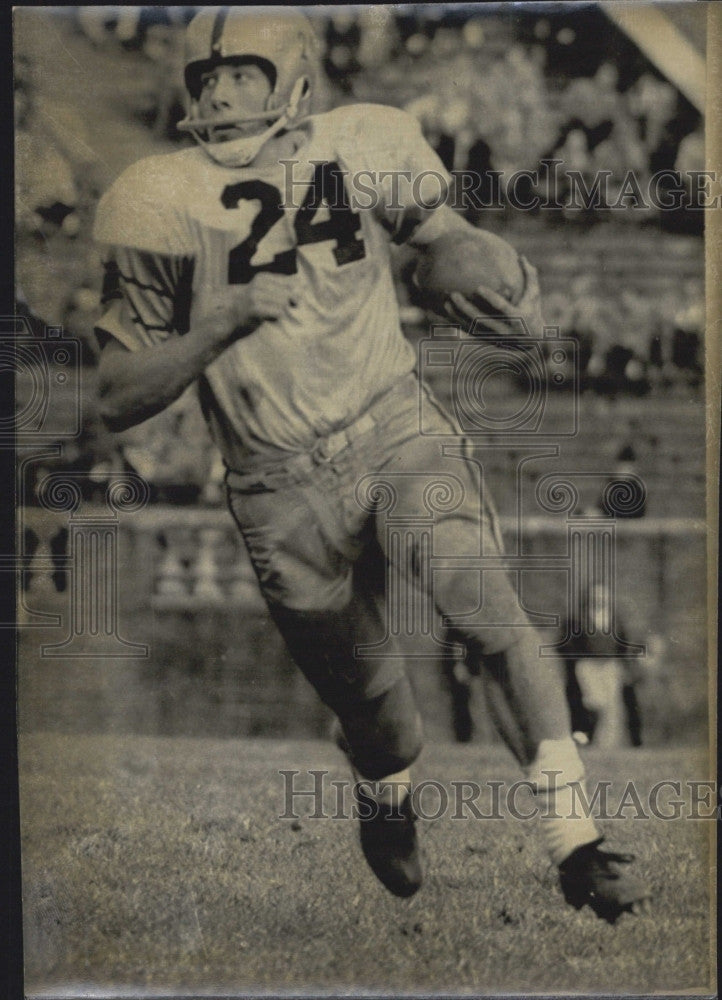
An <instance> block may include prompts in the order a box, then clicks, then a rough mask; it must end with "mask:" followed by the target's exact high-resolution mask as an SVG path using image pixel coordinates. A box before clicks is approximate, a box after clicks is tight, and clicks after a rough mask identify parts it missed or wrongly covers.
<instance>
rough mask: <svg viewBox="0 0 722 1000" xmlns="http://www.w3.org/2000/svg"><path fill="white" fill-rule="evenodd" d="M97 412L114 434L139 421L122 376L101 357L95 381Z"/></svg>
mask: <svg viewBox="0 0 722 1000" xmlns="http://www.w3.org/2000/svg"><path fill="white" fill-rule="evenodd" d="M97 403H98V414H99V416H100V419H101V420H102V421H103V424H104V425H105V427H106V428H107V429H108V430H109V431H111V432H112V433H114V434H117V433H118V432H120V431H125V430H127V429H128V428H129V427H133V426H134V425H135V424H137V423H140V420H141V418H140V417H138V416H137V415H136V413H135V408H134V407H133V406H132V400H131V399H130V398H129V394H128V392H127V390H126V388H125V387H124V384H123V380H122V378H120V377H119V375H118V373H117V372H115V371H114V370H113V368H112V366H110V365H103V359H102V358H101V364H100V368H99V370H98V382H97Z"/></svg>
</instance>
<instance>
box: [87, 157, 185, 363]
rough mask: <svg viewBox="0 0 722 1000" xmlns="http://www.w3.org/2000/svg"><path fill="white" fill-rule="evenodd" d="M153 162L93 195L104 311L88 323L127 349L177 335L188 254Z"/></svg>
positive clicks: (182, 325)
mask: <svg viewBox="0 0 722 1000" xmlns="http://www.w3.org/2000/svg"><path fill="white" fill-rule="evenodd" d="M159 174H160V171H159V170H158V168H157V166H156V164H155V163H154V161H153V160H146V161H141V162H140V163H139V164H136V165H135V166H134V167H131V168H130V169H129V170H127V171H126V172H125V173H124V174H122V175H121V176H120V178H119V179H118V180H117V181H116V182H115V184H114V185H113V186H112V187H111V188H110V190H109V191H108V192H107V194H106V195H105V196H104V197H103V198H102V199H101V201H100V203H99V205H98V211H97V213H96V219H95V229H94V236H95V239H96V241H97V242H98V243H99V244H101V246H102V248H103V267H104V277H103V291H102V298H101V302H102V306H103V309H104V312H103V314H102V316H101V317H100V319H99V320H98V322H97V323H96V331H102V332H104V333H105V334H109V335H110V336H112V337H114V338H115V339H116V340H118V341H120V343H122V344H123V346H125V347H127V348H128V349H129V350H138V349H139V348H141V347H148V346H153V345H155V344H159V343H161V342H162V341H164V340H166V339H167V338H168V337H170V336H174V335H176V334H182V333H185V332H186V331H187V330H188V327H189V321H190V303H191V288H192V278H193V263H194V257H193V253H192V251H191V246H190V241H189V239H188V237H187V234H186V233H185V231H184V225H183V217H182V213H179V212H177V211H176V210H175V208H174V205H173V203H172V201H170V200H169V198H168V193H167V190H166V191H165V192H164V191H163V186H162V184H161V183H160V181H161V180H162V178H161V177H160V176H159Z"/></svg>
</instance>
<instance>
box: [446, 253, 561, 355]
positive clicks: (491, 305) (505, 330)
mask: <svg viewBox="0 0 722 1000" xmlns="http://www.w3.org/2000/svg"><path fill="white" fill-rule="evenodd" d="M519 263H520V264H521V268H522V271H523V272H524V291H523V293H522V296H521V298H520V299H519V301H518V302H517V303H516V304H513V303H511V302H510V301H509V300H508V299H507V298H505V297H504V296H503V295H500V294H499V293H498V292H496V291H494V289H492V288H489V287H488V286H487V285H479V287H478V288H477V289H476V292H475V293H474V295H473V296H465V295H462V294H461V292H451V293H450V294H449V297H448V299H447V300H446V314H447V316H448V317H449V319H451V320H453V321H454V322H455V323H461V324H463V325H464V326H465V327H466V328H467V329H468V328H469V327H470V326H471V325H472V324H473V323H474V321H481V322H480V323H478V322H477V328H480V332H481V331H483V332H489V333H494V334H498V335H499V336H500V337H510V336H514V337H518V336H519V326H518V320H519V319H522V320H523V321H524V324H525V325H526V328H527V330H528V335H529V336H530V337H533V338H537V337H541V335H542V329H543V327H544V319H543V316H542V308H541V291H540V289H539V276H538V273H537V269H536V268H535V267H534V266H533V265H532V264H530V263H529V261H528V260H527V259H526V257H523V256H521V255H520V256H519Z"/></svg>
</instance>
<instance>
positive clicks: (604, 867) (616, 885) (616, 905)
mask: <svg viewBox="0 0 722 1000" xmlns="http://www.w3.org/2000/svg"><path fill="white" fill-rule="evenodd" d="M603 839H604V838H603V837H600V838H599V840H595V841H592V843H590V844H583V845H582V846H581V847H578V848H577V849H576V850H575V851H572V853H571V854H570V855H569V857H568V858H566V859H565V860H564V861H563V862H562V863H561V865H559V881H560V883H561V888H562V892H563V893H564V898H565V899H566V901H567V903H569V904H571V905H572V906H574V907H575V908H576V909H577V910H579V909H581V908H582V907H583V906H589V907H590V908H591V909H592V910H593V911H594V913H596V915H597V916H598V917H600V918H601V919H603V920H607V921H608V922H609V923H612V924H613V923H614V922H615V921H616V920H617V918H618V917H619V916H621V914H622V913H641V912H645V911H646V910H647V908H648V907H649V899H650V896H651V892H650V890H649V887H648V886H646V885H645V884H644V882H642V881H641V879H639V878H637V877H636V876H635V875H634V874H633V873H632V872H630V871H629V866H630V865H631V864H632V862H633V861H634V855H633V854H617V853H615V852H612V851H600V850H599V845H600V844H601V843H602V841H603Z"/></svg>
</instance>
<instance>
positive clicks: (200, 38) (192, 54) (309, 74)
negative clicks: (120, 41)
mask: <svg viewBox="0 0 722 1000" xmlns="http://www.w3.org/2000/svg"><path fill="white" fill-rule="evenodd" d="M239 60H243V61H247V62H255V63H257V64H258V65H259V66H260V67H261V69H263V70H264V72H265V73H266V75H267V76H268V78H269V81H270V83H271V94H270V96H269V98H268V102H267V107H266V110H265V111H264V112H263V114H254V115H248V116H245V117H243V118H239V117H238V116H237V115H234V116H231V117H228V116H226V117H225V118H223V117H220V116H219V117H215V118H202V117H201V116H200V113H199V105H198V102H199V98H200V95H201V90H202V82H201V80H202V75H203V74H204V73H207V72H209V71H210V70H212V69H213V68H214V67H216V66H219V65H221V64H223V63H235V62H238V61H239ZM317 72H318V44H317V40H316V35H315V34H314V31H313V28H312V27H311V24H310V22H309V20H308V18H307V17H306V16H305V15H304V14H301V13H300V12H299V11H296V10H292V9H289V8H283V9H279V10H278V12H276V11H274V10H270V11H269V10H268V8H265V9H264V8H253V7H240V8H237V7H234V8H228V7H218V8H212V7H206V8H204V9H202V10H201V11H200V12H199V13H198V14H196V16H195V17H194V18H193V20H192V21H191V23H190V24H189V25H188V29H187V32H186V41H185V85H186V90H187V92H188V99H189V113H188V115H187V117H186V118H184V119H183V120H182V121H181V122H179V123H178V128H179V129H181V130H183V131H187V132H190V133H191V134H192V135H193V137H194V138H195V139H196V141H197V142H198V143H199V144H200V145H201V146H202V147H203V149H204V150H205V151H206V153H207V154H208V155H209V156H210V157H211V159H213V160H214V161H215V162H216V163H220V164H221V165H223V166H233V167H244V166H246V165H247V164H249V163H250V162H251V161H252V160H253V159H254V158H255V157H256V156H257V155H258V152H259V150H260V149H261V147H262V146H263V145H264V143H265V142H267V141H268V139H270V138H271V137H272V136H274V135H276V134H277V133H278V132H280V131H282V130H283V129H284V128H287V127H288V126H289V125H291V124H295V123H297V122H298V121H300V120H301V119H302V118H305V117H306V116H307V115H308V114H309V113H310V106H311V97H312V93H313V88H314V83H315V80H316V76H317ZM253 122H258V123H259V131H258V132H257V133H255V134H253V135H243V136H240V137H238V138H236V139H231V140H229V141H228V142H216V143H214V142H212V141H211V131H210V130H211V129H212V128H214V127H217V126H229V125H242V124H246V123H253ZM264 124H265V125H266V127H265V128H263V125H264Z"/></svg>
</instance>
